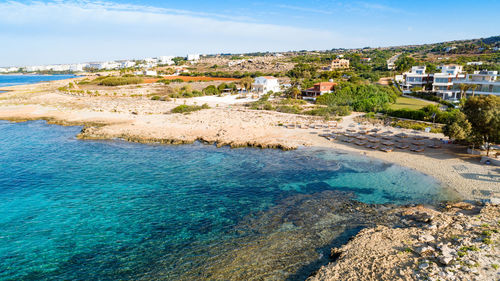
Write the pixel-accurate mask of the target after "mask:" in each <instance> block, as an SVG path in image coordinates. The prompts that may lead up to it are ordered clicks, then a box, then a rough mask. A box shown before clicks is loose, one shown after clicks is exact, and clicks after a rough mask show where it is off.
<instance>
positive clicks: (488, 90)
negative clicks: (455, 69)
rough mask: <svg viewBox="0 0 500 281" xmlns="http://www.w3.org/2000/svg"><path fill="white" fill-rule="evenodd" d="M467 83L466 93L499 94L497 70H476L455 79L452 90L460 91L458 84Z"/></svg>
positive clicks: (499, 85)
mask: <svg viewBox="0 0 500 281" xmlns="http://www.w3.org/2000/svg"><path fill="white" fill-rule="evenodd" d="M461 84H465V85H469V87H470V88H469V89H468V90H467V92H466V94H467V95H496V96H500V80H499V79H498V71H488V70H478V71H474V73H473V74H467V75H466V76H465V77H464V78H463V79H460V80H456V81H455V83H454V84H453V91H454V92H455V93H459V92H460V90H461V89H460V85H461Z"/></svg>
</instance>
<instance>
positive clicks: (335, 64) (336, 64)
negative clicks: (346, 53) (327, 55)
mask: <svg viewBox="0 0 500 281" xmlns="http://www.w3.org/2000/svg"><path fill="white" fill-rule="evenodd" d="M330 68H331V69H338V68H349V60H347V59H334V60H333V61H332V65H331V66H330Z"/></svg>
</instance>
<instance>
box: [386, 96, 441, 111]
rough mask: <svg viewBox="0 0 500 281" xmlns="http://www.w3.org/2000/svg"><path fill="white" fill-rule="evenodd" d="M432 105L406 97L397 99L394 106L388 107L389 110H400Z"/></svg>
mask: <svg viewBox="0 0 500 281" xmlns="http://www.w3.org/2000/svg"><path fill="white" fill-rule="evenodd" d="M429 104H433V103H432V102H428V101H423V100H418V99H412V98H407V97H398V99H397V100H396V103H395V104H392V105H391V106H390V107H391V109H402V108H408V109H415V110H417V109H420V108H422V107H424V106H426V105H429Z"/></svg>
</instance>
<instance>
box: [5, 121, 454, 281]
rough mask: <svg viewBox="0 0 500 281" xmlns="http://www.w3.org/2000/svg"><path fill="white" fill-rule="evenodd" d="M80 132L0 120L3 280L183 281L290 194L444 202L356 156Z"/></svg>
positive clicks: (435, 192)
mask: <svg viewBox="0 0 500 281" xmlns="http://www.w3.org/2000/svg"><path fill="white" fill-rule="evenodd" d="M80 129H81V128H80V127H62V126H56V125H47V124H46V123H45V122H43V121H35V122H26V123H9V122H6V121H0V280H56V279H57V280H97V279H99V280H130V279H140V278H141V277H144V276H148V274H150V273H151V272H155V274H156V276H163V277H157V278H151V279H163V280H175V279H183V278H182V274H183V271H184V269H183V271H181V272H179V270H178V268H190V267H192V266H194V265H193V264H194V263H193V260H195V261H197V262H198V263H197V265H196V266H199V264H203V259H205V258H206V257H204V256H203V255H202V254H200V252H201V253H204V252H205V253H206V252H207V251H204V250H203V249H205V248H204V247H207V249H208V246H209V245H210V246H213V245H214V244H220V243H223V242H224V241H226V240H227V239H230V238H233V237H234V235H235V234H234V233H233V232H232V231H231V230H232V229H233V228H234V227H235V226H236V225H238V224H239V223H241V220H242V218H244V217H248V216H249V215H252V214H254V213H257V212H260V211H265V210H267V209H269V208H271V207H273V206H276V204H277V202H280V201H282V200H286V198H290V197H293V196H294V195H297V194H315V193H318V192H322V191H325V190H344V191H349V190H351V191H354V193H355V196H356V198H357V200H360V201H363V202H367V203H396V204H405V203H429V204H432V203H435V202H436V201H439V200H443V199H446V198H447V197H446V195H445V194H444V193H443V192H442V190H441V189H440V188H439V185H438V183H437V182H435V181H434V180H433V179H432V178H430V177H428V176H425V175H422V174H420V173H417V172H415V171H412V170H409V169H406V168H403V167H400V166H396V165H391V164H386V163H382V162H379V161H376V160H373V159H368V158H364V157H362V156H359V155H352V154H345V153H338V152H334V151H327V150H318V149H299V150H296V151H280V150H260V149H250V148H242V149H230V148H216V147H214V146H210V145H202V144H193V145H183V146H162V145H142V144H133V143H127V142H123V141H118V140H117V141H82V140H77V139H76V138H75V135H76V134H77V133H78V132H79V131H80ZM298 215H300V214H298ZM233 244H234V243H233ZM233 246H234V247H238V245H233ZM221 251H223V250H221ZM207 255H208V254H207ZM187 257H189V258H190V259H189V260H188V259H187ZM159 261H161V262H159ZM146 279H149V278H146ZM184 279H185V278H184Z"/></svg>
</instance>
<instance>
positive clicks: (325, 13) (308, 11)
mask: <svg viewBox="0 0 500 281" xmlns="http://www.w3.org/2000/svg"><path fill="white" fill-rule="evenodd" d="M276 7H278V8H282V9H289V10H295V11H299V12H306V13H313V14H324V15H332V14H333V12H332V11H328V10H320V9H314V8H307V7H300V6H292V5H277V6H276Z"/></svg>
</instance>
